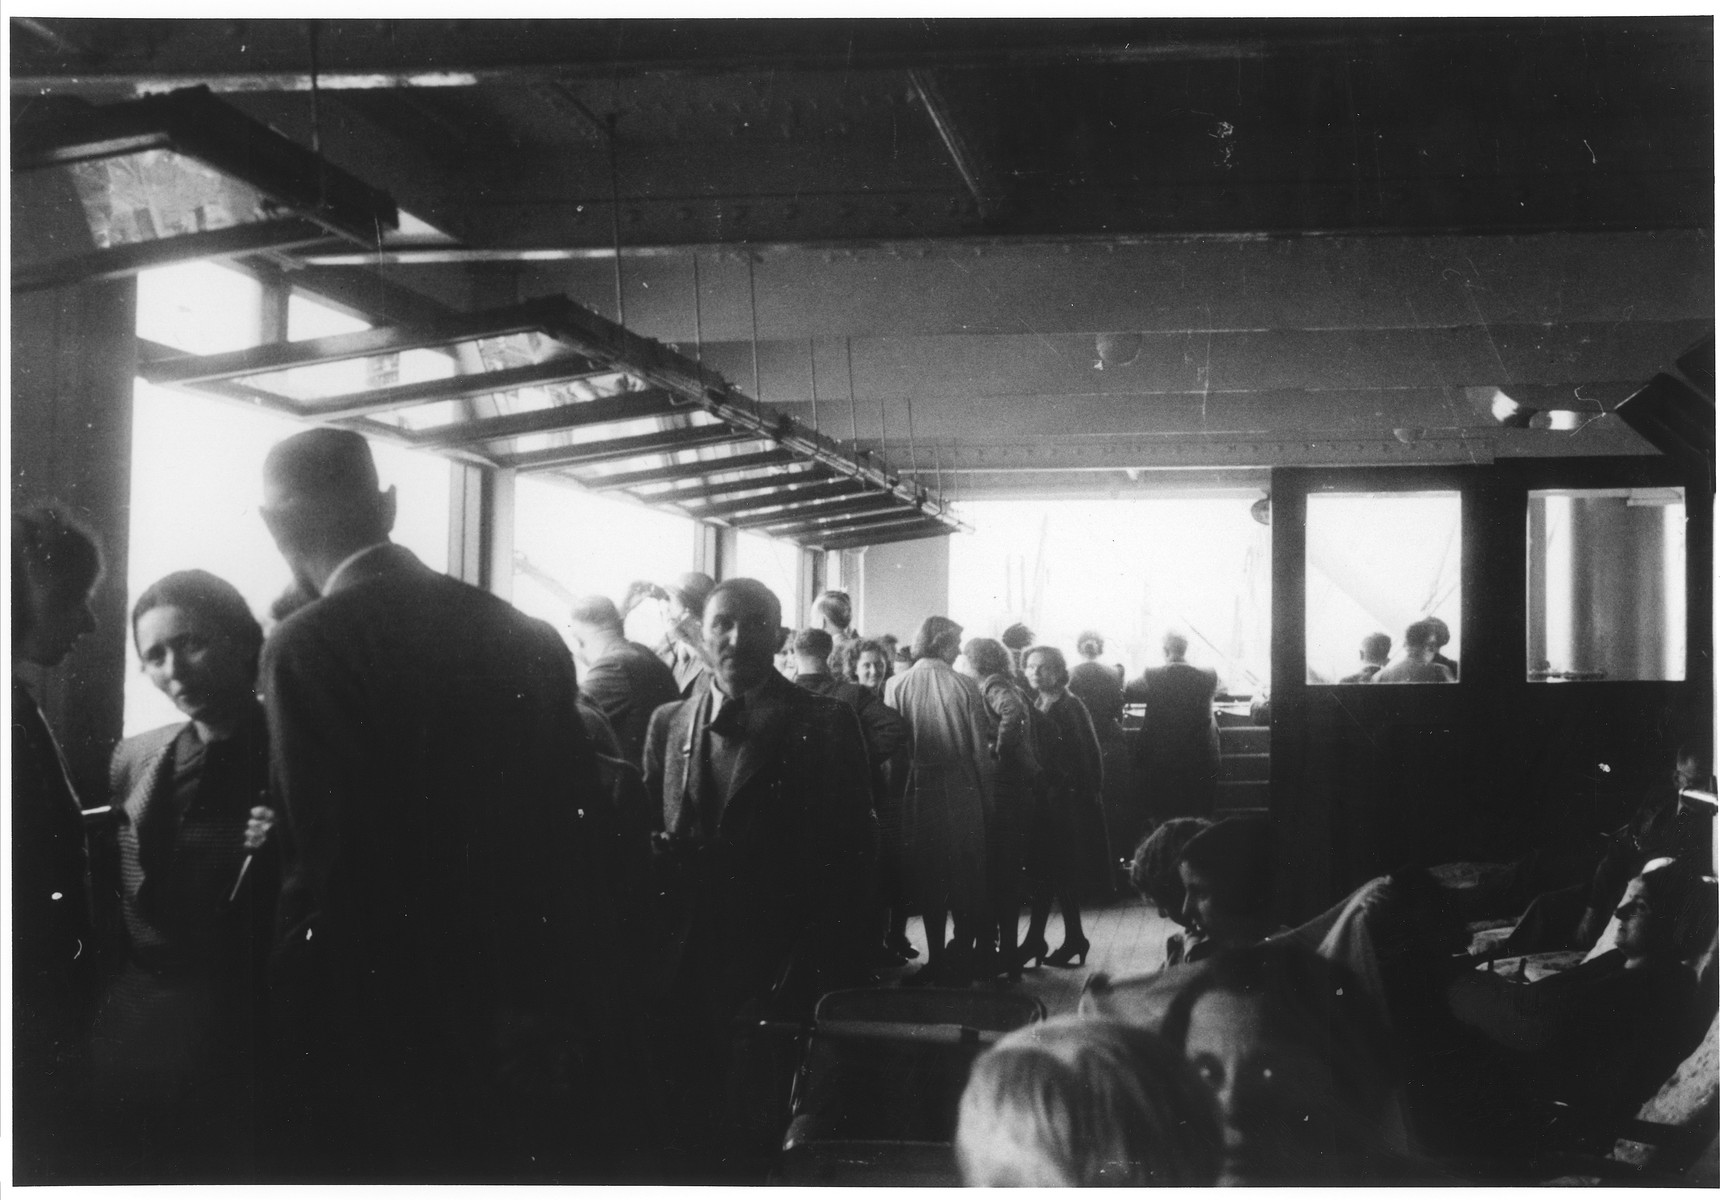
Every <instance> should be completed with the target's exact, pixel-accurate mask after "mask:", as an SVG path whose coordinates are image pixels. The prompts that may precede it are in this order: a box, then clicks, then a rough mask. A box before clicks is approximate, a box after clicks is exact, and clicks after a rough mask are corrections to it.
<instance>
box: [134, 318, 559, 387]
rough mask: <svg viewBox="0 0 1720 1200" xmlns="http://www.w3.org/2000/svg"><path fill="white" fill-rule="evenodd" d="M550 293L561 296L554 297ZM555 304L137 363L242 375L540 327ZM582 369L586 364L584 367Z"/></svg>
mask: <svg viewBox="0 0 1720 1200" xmlns="http://www.w3.org/2000/svg"><path fill="white" fill-rule="evenodd" d="M553 299H555V300H561V298H560V297H554V298H553ZM565 303H566V302H565V301H563V302H562V304H565ZM561 307H562V305H561V304H558V305H553V306H551V305H544V304H543V303H542V302H528V303H526V304H521V305H517V306H515V307H513V308H510V309H505V310H501V311H492V312H484V313H461V314H457V315H454V316H451V317H449V318H447V319H446V320H438V321H426V322H423V323H422V324H413V325H405V326H402V325H387V326H384V327H382V328H380V329H363V330H359V331H358V332H356V333H340V334H335V335H333V336H332V337H323V338H310V339H308V340H306V341H302V342H269V343H266V344H264V345H261V346H253V347H251V348H249V349H246V350H232V351H228V352H226V353H223V354H205V355H186V356H184V357H182V358H172V359H167V360H165V361H162V362H154V363H148V364H143V366H144V368H145V369H144V378H145V379H147V380H148V381H149V382H150V383H153V384H156V385H158V386H175V385H185V384H198V383H208V382H211V381H213V380H218V379H236V378H239V377H241V376H246V375H262V374H267V373H269V372H273V371H285V370H288V369H290V368H292V367H304V366H314V365H317V364H320V363H325V362H339V361H343V360H346V359H353V358H371V357H374V356H376V355H379V354H398V353H400V352H402V351H406V350H423V349H426V348H431V347H439V346H443V345H446V344H448V343H450V342H469V341H473V340H475V339H477V338H496V337H505V336H507V335H509V334H515V333H528V332H535V331H542V330H544V329H545V318H546V315H547V312H548V311H550V310H551V309H553V310H554V311H556V312H559V311H561ZM586 369H588V370H589V367H587V368H586Z"/></svg>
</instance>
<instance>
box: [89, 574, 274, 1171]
mask: <svg viewBox="0 0 1720 1200" xmlns="http://www.w3.org/2000/svg"><path fill="white" fill-rule="evenodd" d="M132 634H133V637H134V640H135V642H136V645H137V653H138V658H139V660H140V662H141V664H142V667H143V672H144V674H145V675H147V676H148V677H149V680H150V682H151V683H153V684H154V685H155V686H156V687H158V688H160V689H161V691H162V692H163V693H164V694H165V695H166V696H167V697H168V698H169V699H170V700H172V701H173V703H174V705H175V706H177V707H178V709H179V710H180V711H181V712H182V713H184V714H185V715H186V717H188V718H189V720H187V721H186V722H185V723H184V724H181V725H169V726H166V727H164V728H161V729H157V730H154V731H152V732H150V733H145V734H140V735H138V736H137V737H133V738H128V739H126V740H125V741H124V742H122V743H121V744H120V745H119V747H118V748H117V749H116V750H115V751H114V758H113V770H112V785H113V795H112V800H113V804H114V807H115V810H116V819H117V823H118V833H119V838H118V840H119V878H118V879H114V880H108V881H104V882H105V883H106V885H107V886H108V887H110V888H112V889H113V891H114V892H115V893H116V894H117V895H118V898H119V908H120V914H121V916H122V918H123V921H124V927H125V941H126V947H125V955H124V962H123V964H122V965H121V966H120V968H119V970H118V972H117V974H116V975H115V977H114V979H113V980H112V982H111V983H110V984H109V986H108V988H107V991H106V993H105V995H104V996H103V999H102V1004H101V1009H100V1012H99V1013H98V1015H97V1018H96V1023H95V1031H94V1034H93V1036H92V1039H91V1051H92V1057H93V1059H94V1066H95V1071H96V1080H97V1084H98V1091H99V1093H100V1095H101V1098H102V1101H103V1104H104V1106H106V1112H105V1113H104V1116H106V1117H107V1119H106V1120H105V1121H104V1125H105V1127H106V1129H107V1130H108V1133H109V1136H110V1137H111V1138H112V1140H113V1142H114V1143H115V1149H116V1157H118V1158H119V1160H120V1161H123V1162H124V1163H125V1164H126V1167H125V1174H126V1176H127V1178H128V1179H130V1180H133V1181H136V1182H165V1181H213V1180H223V1181H232V1180H236V1179H242V1178H246V1177H247V1176H248V1175H249V1174H250V1172H251V1157H252V1149H253V1148H252V1146H251V1144H250V1141H251V1136H252V1132H253V1129H254V1126H255V1100H256V1097H255V1095H254V1085H255V1078H256V1075H257V1070H258V1061H257V1058H258V1033H259V1029H260V1027H261V1003H260V999H261V995H262V989H261V983H262V967H263V962H264V957H265V954H266V951H267V948H268V945H269V934H270V927H271V925H272V922H273V917H274V901H275V894H276V891H277V890H278V887H279V870H278V866H277V865H276V863H275V861H274V859H273V857H272V854H271V853H270V852H272V850H273V847H272V846H269V847H267V848H266V849H260V848H262V847H263V846H264V840H265V838H266V835H267V830H268V827H269V825H270V823H271V822H272V821H273V817H274V814H273V812H272V811H271V810H270V809H269V808H268V807H267V806H266V804H265V803H264V801H265V798H266V787H267V783H268V734H267V729H266V727H265V725H264V721H263V708H262V705H261V704H259V703H258V701H257V695H256V683H257V658H258V654H259V652H260V651H261V650H262V646H263V631H262V628H261V627H260V626H259V625H258V623H257V620H256V618H255V617H253V616H252V615H251V611H250V609H249V608H248V607H247V606H246V604H245V600H244V598H243V597H242V596H240V594H239V593H238V591H237V590H236V589H235V588H234V587H233V586H232V585H231V584H229V583H227V582H225V581H224V580H221V579H218V578H216V577H215V576H214V575H211V574H209V573H208V572H207V571H180V572H176V573H175V574H172V575H169V576H167V577H166V578H164V579H162V580H161V581H159V582H158V583H156V584H155V585H154V586H152V587H150V588H149V589H147V590H146V591H145V592H144V593H143V595H142V596H141V597H140V598H139V599H138V602H137V605H136V607H135V608H134V610H133V612H132Z"/></svg>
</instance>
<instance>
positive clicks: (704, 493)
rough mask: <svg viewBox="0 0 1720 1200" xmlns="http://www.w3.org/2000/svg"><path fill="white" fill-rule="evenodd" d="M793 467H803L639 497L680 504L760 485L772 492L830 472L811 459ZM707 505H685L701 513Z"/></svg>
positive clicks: (697, 514) (692, 512) (695, 513)
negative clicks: (790, 471) (791, 470)
mask: <svg viewBox="0 0 1720 1200" xmlns="http://www.w3.org/2000/svg"><path fill="white" fill-rule="evenodd" d="M795 466H796V467H803V468H807V469H805V470H796V471H794V472H793V473H789V472H786V471H777V472H774V473H772V474H770V475H755V476H751V477H749V478H746V479H724V480H721V481H719V482H717V483H704V484H700V485H698V486H697V487H684V488H674V489H672V490H669V491H663V492H650V493H646V494H645V495H643V496H641V497H640V499H642V500H648V501H650V502H651V503H653V504H656V503H659V502H661V503H666V504H678V505H681V506H682V507H683V508H685V507H686V503H687V501H689V500H708V499H710V498H711V497H714V496H727V495H729V494H731V493H733V492H751V491H757V490H759V489H760V488H770V489H772V490H773V491H775V492H778V493H783V494H787V493H788V492H789V490H790V489H791V488H793V487H795V486H796V485H798V484H801V483H817V482H820V481H823V480H827V479H829V478H830V472H828V471H826V470H825V469H824V468H823V467H820V466H818V465H817V464H815V463H796V464H795ZM707 508H708V506H705V507H700V508H686V511H687V513H688V514H690V515H691V516H694V517H703V516H704V515H705V513H706V511H707Z"/></svg>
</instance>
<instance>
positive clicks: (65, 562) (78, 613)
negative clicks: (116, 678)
mask: <svg viewBox="0 0 1720 1200" xmlns="http://www.w3.org/2000/svg"><path fill="white" fill-rule="evenodd" d="M101 573H102V560H101V551H100V550H99V549H98V548H97V546H96V542H95V538H94V537H93V536H92V535H91V534H90V533H89V532H88V531H86V530H85V529H83V528H82V527H81V526H80V525H78V524H77V522H75V521H74V520H72V518H71V517H70V516H68V515H67V514H66V513H65V512H64V511H63V510H61V509H59V508H55V507H44V508H35V509H28V510H25V511H21V512H15V513H13V514H12V663H13V669H14V671H17V670H19V669H26V670H27V669H28V668H32V667H33V668H37V669H39V670H44V671H45V670H49V669H51V668H53V667H55V666H58V665H59V664H60V662H61V661H62V660H63V659H64V658H65V657H66V655H67V654H69V653H71V649H72V646H73V645H74V644H75V643H76V642H77V640H78V639H79V638H80V637H82V636H83V635H84V634H86V633H88V632H90V631H91V630H92V629H94V628H95V618H94V617H93V615H92V614H91V612H90V595H91V594H92V593H93V592H94V591H95V587H96V583H97V582H98V581H99V580H100V578H101ZM11 868H12V964H13V965H12V1028H11V1031H10V1032H11V1035H12V1046H13V1064H12V1088H13V1092H12V1096H13V1112H14V1113H16V1118H15V1120H14V1122H13V1133H14V1137H15V1141H14V1143H13V1146H14V1154H15V1158H14V1160H13V1161H14V1167H13V1172H14V1175H15V1178H16V1181H17V1182H19V1183H75V1182H79V1181H80V1179H87V1178H88V1177H89V1176H88V1170H89V1164H88V1155H87V1152H86V1145H87V1144H86V1142H85V1140H84V1139H83V1138H81V1137H80V1136H79V1131H80V1130H81V1129H85V1128H87V1126H86V1124H85V1123H84V1122H82V1121H81V1120H80V1117H81V1116H82V1110H83V1109H84V1108H85V1107H86V1105H87V1080H88V1063H87V1060H86V1057H85V1034H86V1030H87V1028H88V1017H89V1005H90V997H91V994H92V992H93V988H94V982H95V981H94V976H93V971H92V969H91V967H92V963H93V962H94V958H95V954H94V950H95V936H94V935H95V925H94V920H93V917H92V910H91V906H90V868H89V852H88V850H87V849H86V847H85V844H84V818H83V806H82V805H81V804H80V803H79V801H78V795H77V792H76V791H75V790H74V789H73V787H72V783H71V779H70V778H69V777H68V775H67V773H66V763H65V759H64V758H63V757H62V756H61V754H60V747H59V744H58V743H57V742H56V741H55V740H54V734H53V731H52V730H51V729H50V728H49V727H48V722H47V720H46V719H45V718H44V717H43V715H42V710H41V707H40V706H39V705H38V704H37V703H36V698H35V696H34V695H33V694H32V693H31V690H30V688H29V686H28V685H27V684H26V683H25V682H24V680H23V679H20V678H19V677H18V675H16V674H14V675H13V677H12V862H11Z"/></svg>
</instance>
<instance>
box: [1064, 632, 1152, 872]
mask: <svg viewBox="0 0 1720 1200" xmlns="http://www.w3.org/2000/svg"><path fill="white" fill-rule="evenodd" d="M1075 652H1076V653H1077V654H1079V655H1080V656H1081V661H1080V662H1078V663H1076V664H1075V665H1074V666H1073V667H1071V668H1070V670H1069V690H1070V691H1071V692H1073V693H1074V694H1075V695H1076V696H1079V697H1080V699H1081V703H1082V704H1085V705H1086V706H1087V714H1088V715H1089V716H1091V717H1092V718H1093V731H1094V732H1095V733H1097V734H1098V735H1099V748H1100V749H1101V750H1102V751H1103V752H1104V760H1105V790H1104V796H1103V799H1104V811H1105V828H1106V830H1107V831H1108V832H1109V835H1110V837H1109V842H1110V844H1111V845H1112V846H1114V847H1116V848H1117V851H1118V852H1119V853H1122V852H1123V851H1124V850H1126V849H1127V848H1129V847H1131V846H1135V845H1138V844H1139V843H1140V840H1141V839H1142V838H1143V837H1145V836H1146V833H1147V820H1146V813H1145V812H1144V811H1143V810H1142V809H1141V806H1140V805H1139V804H1138V803H1136V801H1135V794H1134V781H1133V780H1132V779H1131V778H1130V775H1129V744H1128V742H1127V741H1126V740H1125V739H1124V737H1123V668H1122V666H1121V665H1120V664H1119V665H1114V666H1113V665H1106V664H1105V663H1101V662H1100V661H1099V656H1100V655H1101V654H1103V653H1105V639H1104V637H1103V636H1101V635H1100V634H1098V633H1097V632H1095V631H1093V630H1091V629H1088V630H1084V631H1082V632H1081V633H1080V634H1078V635H1076V638H1075ZM1120 865H1121V864H1120V863H1107V864H1106V875H1105V878H1104V880H1103V881H1102V882H1101V884H1100V889H1099V894H1100V895H1101V896H1103V897H1104V898H1106V899H1110V898H1112V897H1113V895H1114V894H1115V890H1116V889H1115V883H1116V880H1115V879H1114V878H1113V876H1114V874H1115V872H1114V870H1113V868H1115V867H1117V866H1120Z"/></svg>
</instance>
